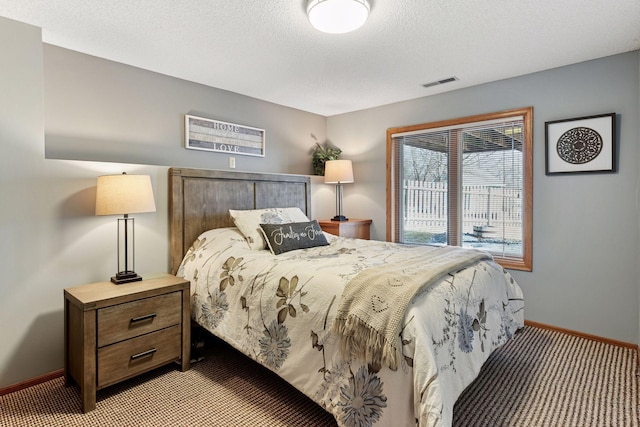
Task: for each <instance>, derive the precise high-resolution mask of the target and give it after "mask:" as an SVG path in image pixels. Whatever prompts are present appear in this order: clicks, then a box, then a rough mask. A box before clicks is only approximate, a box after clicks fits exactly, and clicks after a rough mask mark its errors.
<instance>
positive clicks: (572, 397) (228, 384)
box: [0, 327, 639, 427]
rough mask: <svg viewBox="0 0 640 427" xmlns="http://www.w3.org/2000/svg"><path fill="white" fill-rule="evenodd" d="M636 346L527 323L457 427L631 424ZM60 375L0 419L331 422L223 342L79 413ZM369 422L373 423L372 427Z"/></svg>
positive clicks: (250, 425)
mask: <svg viewBox="0 0 640 427" xmlns="http://www.w3.org/2000/svg"><path fill="white" fill-rule="evenodd" d="M636 357H637V356H636V352H635V351H634V350H631V349H626V348H621V347H615V346H611V345H607V344H602V343H598V342H594V341H589V340H585V339H581V338H576V337H572V336H568V335H564V334H560V333H557V332H552V331H547V330H542V329H537V328H532V327H526V328H525V329H524V331H523V332H521V333H519V334H517V336H516V338H515V339H514V340H512V341H511V342H509V343H508V344H507V345H506V346H505V347H503V348H502V349H500V350H498V351H497V352H495V353H494V354H493V355H492V356H491V357H490V359H489V361H488V362H487V364H485V366H484V368H483V370H482V372H481V374H480V376H479V377H478V379H477V380H476V381H475V382H474V383H473V384H472V385H471V386H469V388H468V389H467V390H466V391H465V393H464V394H463V395H462V396H461V397H460V399H459V400H458V403H457V404H456V407H455V421H454V425H455V426H465V427H466V426H527V427H528V426H638V424H639V423H638V416H639V410H638V377H637V375H638V366H637V359H636ZM79 408H80V399H79V394H78V390H77V388H75V387H65V386H64V380H63V379H62V378H58V379H55V380H52V381H48V382H47V383H44V384H40V385H37V386H34V387H31V388H29V389H26V390H22V391H19V392H16V393H12V394H9V395H5V396H2V397H0V425H2V426H220V427H223V426H224V427H227V426H229V427H234V426H239V427H240V426H247V427H263V426H264V427H268V426H291V427H293V426H295V427H299V426H335V421H334V420H333V419H332V417H331V416H329V414H327V413H326V412H324V411H323V410H322V409H321V408H320V407H318V406H317V405H315V404H314V403H313V402H311V401H310V400H308V399H307V398H306V397H305V396H303V395H302V394H300V393H299V392H298V391H297V390H295V389H293V388H291V387H290V386H289V385H288V384H286V383H284V382H283V381H281V380H280V379H279V378H278V377H277V376H275V375H274V374H273V373H271V372H270V371H268V370H265V369H263V368H261V367H260V366H258V365H256V364H255V363H253V362H252V361H250V360H248V359H247V358H245V357H244V356H242V355H240V354H239V353H237V352H235V350H233V349H231V348H229V347H228V346H226V345H224V344H220V343H218V345H217V348H216V351H215V352H208V354H207V357H206V359H205V360H204V361H202V362H198V363H196V364H194V365H193V366H192V368H191V370H189V371H187V372H179V371H178V370H176V369H175V368H174V367H165V368H160V369H158V370H156V371H154V372H151V373H148V374H145V375H143V376H140V377H138V378H135V379H132V380H130V381H127V382H124V383H121V384H117V385H115V386H112V387H109V388H107V389H105V390H101V391H99V392H98V402H97V407H96V410H95V411H92V412H89V413H88V414H81V413H80V410H79ZM374 427H375V426H374Z"/></svg>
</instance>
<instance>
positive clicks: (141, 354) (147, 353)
mask: <svg viewBox="0 0 640 427" xmlns="http://www.w3.org/2000/svg"><path fill="white" fill-rule="evenodd" d="M156 351H158V350H157V349H155V348H152V349H151V350H147V351H143V352H142V353H138V354H134V355H133V356H131V360H136V359H140V358H141V357H145V356H149V355H150V354H153V353H155V352H156Z"/></svg>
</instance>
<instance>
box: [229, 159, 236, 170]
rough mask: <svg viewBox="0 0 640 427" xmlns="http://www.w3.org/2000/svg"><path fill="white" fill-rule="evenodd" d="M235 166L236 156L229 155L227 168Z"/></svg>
mask: <svg viewBox="0 0 640 427" xmlns="http://www.w3.org/2000/svg"><path fill="white" fill-rule="evenodd" d="M235 168H236V158H235V157H229V169H235Z"/></svg>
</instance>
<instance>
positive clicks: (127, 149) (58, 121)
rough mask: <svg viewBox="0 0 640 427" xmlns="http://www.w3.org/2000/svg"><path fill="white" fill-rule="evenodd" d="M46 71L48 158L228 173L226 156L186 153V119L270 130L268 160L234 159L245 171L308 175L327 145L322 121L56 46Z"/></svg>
mask: <svg viewBox="0 0 640 427" xmlns="http://www.w3.org/2000/svg"><path fill="white" fill-rule="evenodd" d="M44 71H45V74H44V82H45V117H46V138H45V147H46V150H45V154H46V157H47V158H49V159H74V160H98V161H104V162H119V163H139V164H147V165H162V166H185V167H194V168H206V169H227V168H228V158H229V157H231V156H230V155H228V154H225V153H214V152H206V151H196V150H187V149H185V148H184V115H185V114H191V115H195V116H199V117H205V118H210V119H215V120H221V121H226V122H231V123H236V124H241V125H246V126H251V127H257V128H261V129H264V130H265V135H266V136H265V139H266V143H265V146H266V149H265V157H264V158H262V157H255V156H245V155H234V156H233V157H235V159H236V169H237V170H241V171H255V172H281V173H297V174H309V173H311V158H310V157H309V154H310V150H311V149H312V148H313V145H314V143H315V140H314V137H315V138H317V140H318V141H320V142H322V141H324V139H325V129H326V119H325V117H323V116H318V115H316V114H310V113H306V112H304V111H300V110H295V109H293V108H288V107H284V106H281V105H277V104H273V103H268V102H263V101H258V100H256V99H254V98H250V97H247V96H242V95H238V94H236V93H232V92H228V91H224V90H220V89H216V88H212V87H208V86H203V85H200V84H195V83H191V82H187V81H185V80H180V79H176V78H173V77H168V76H165V75H162V74H157V73H152V72H150V71H146V70H142V69H139V68H135V67H131V66H128V65H124V64H119V63H116V62H111V61H107V60H104V59H100V58H96V57H93V56H88V55H83V54H81V53H78V52H74V51H70V50H66V49H62V48H59V47H56V46H51V45H44ZM265 84H267V82H265ZM312 134H313V136H312Z"/></svg>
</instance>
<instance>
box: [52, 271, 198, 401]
mask: <svg viewBox="0 0 640 427" xmlns="http://www.w3.org/2000/svg"><path fill="white" fill-rule="evenodd" d="M189 297H190V291H189V281H188V280H185V279H182V278H179V277H175V276H171V275H168V274H159V275H154V276H152V277H150V278H146V277H145V278H144V280H142V281H141V282H132V283H127V284H124V285H115V284H113V283H111V282H99V283H92V284H89V285H84V286H76V287H73V288H67V289H65V290H64V377H65V383H66V384H67V385H71V384H72V383H73V382H75V383H76V384H78V385H79V386H80V397H81V402H82V412H89V411H91V410H93V409H95V407H96V390H100V389H102V388H104V387H107V386H110V385H112V384H115V383H117V382H120V381H122V380H125V379H128V378H131V377H133V376H136V375H138V374H141V373H143V372H147V371H150V370H151V369H154V368H157V367H159V366H161V365H165V364H167V363H171V362H174V361H177V362H179V363H180V367H181V370H182V371H186V370H187V369H189V367H190V359H189V357H190V356H189V352H190V333H191V331H190V303H189Z"/></svg>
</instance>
